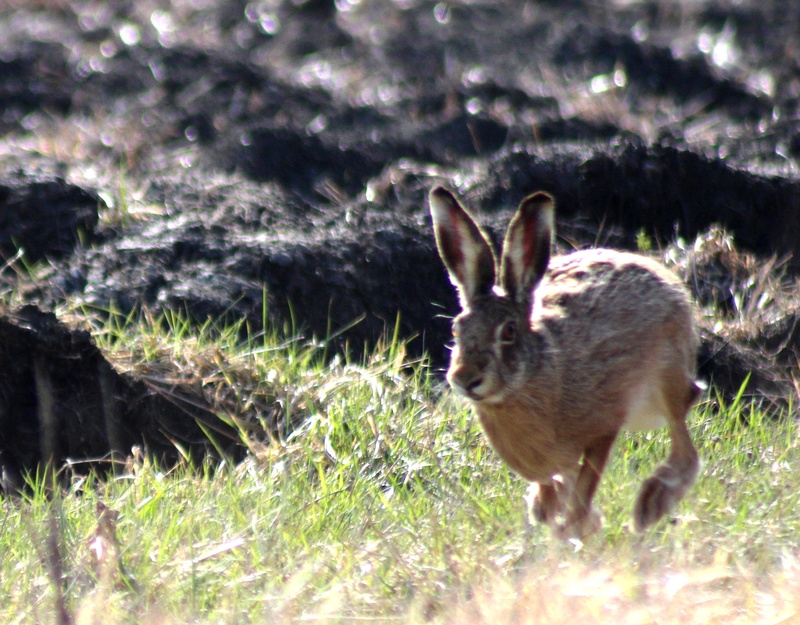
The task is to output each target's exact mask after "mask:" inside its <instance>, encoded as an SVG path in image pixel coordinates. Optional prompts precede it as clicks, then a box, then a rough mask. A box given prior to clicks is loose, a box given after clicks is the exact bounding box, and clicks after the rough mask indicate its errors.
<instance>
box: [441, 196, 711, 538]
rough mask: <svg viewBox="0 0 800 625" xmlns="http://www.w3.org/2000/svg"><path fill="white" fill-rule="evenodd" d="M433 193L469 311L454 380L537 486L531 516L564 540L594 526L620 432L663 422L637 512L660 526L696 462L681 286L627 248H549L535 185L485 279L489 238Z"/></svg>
mask: <svg viewBox="0 0 800 625" xmlns="http://www.w3.org/2000/svg"><path fill="white" fill-rule="evenodd" d="M430 201H431V213H432V215H433V221H434V231H435V233H436V238H437V244H438V245H439V252H440V255H441V256H442V259H443V260H444V262H445V265H446V266H447V268H448V271H449V272H450V275H451V278H452V279H453V281H454V284H455V285H456V287H457V288H458V290H459V294H460V296H461V302H462V307H463V309H464V310H463V312H462V313H461V314H460V315H459V316H458V317H457V318H456V319H455V320H454V324H453V325H454V334H455V335H456V345H455V347H454V350H453V354H452V360H451V364H450V369H449V371H448V380H449V381H450V383H451V385H452V386H453V388H454V389H455V390H456V391H457V392H459V393H460V394H462V395H465V396H466V397H467V399H469V400H470V401H471V402H472V404H473V406H474V407H475V410H476V412H477V414H478V416H479V418H480V421H481V424H482V426H483V428H484V431H485V432H486V435H487V437H488V438H489V441H490V442H491V444H492V446H493V448H494V449H495V450H496V451H497V453H498V454H499V455H500V456H501V458H503V460H504V461H505V462H506V463H507V464H508V465H509V466H510V467H511V469H513V470H514V471H515V472H517V473H519V474H520V475H521V476H522V477H524V478H525V479H527V480H529V481H531V482H535V483H537V484H539V492H538V494H537V495H536V497H534V500H533V502H532V512H533V516H534V517H535V518H537V519H538V520H539V521H543V522H547V523H549V524H551V525H553V526H554V527H555V529H556V531H557V533H558V534H559V535H561V536H565V537H566V536H578V537H580V536H584V535H585V534H587V533H590V532H592V531H594V530H595V529H596V528H597V527H598V525H599V520H598V518H597V516H596V515H595V514H594V513H593V512H592V510H591V500H592V497H593V495H594V492H595V489H596V488H597V484H598V482H599V480H600V476H601V475H602V472H603V469H604V467H605V463H606V460H607V458H608V455H609V452H610V450H611V448H612V446H613V443H614V441H615V439H616V438H617V436H618V434H619V431H620V430H621V429H622V428H623V427H626V426H627V427H631V428H633V429H643V428H650V427H654V426H656V427H657V426H659V425H668V426H669V428H670V434H671V436H672V450H671V453H670V456H669V459H668V462H667V464H665V465H663V466H661V467H659V468H658V469H657V470H656V472H655V473H654V474H653V477H651V478H649V479H648V480H646V481H645V483H644V484H643V486H642V489H641V491H640V494H639V498H638V500H637V504H636V508H635V511H634V521H635V526H636V528H637V529H639V530H641V529H644V528H645V527H647V526H649V525H652V524H653V523H655V522H656V521H657V520H658V519H659V518H661V517H662V516H663V515H664V514H666V513H667V512H669V510H671V509H672V508H673V507H674V505H675V504H676V503H677V502H678V501H680V499H681V498H682V497H683V496H684V494H685V493H686V491H687V490H688V488H689V487H690V486H691V484H692V483H693V482H694V479H695V477H696V474H697V471H698V464H699V463H698V458H697V453H696V451H695V449H694V446H693V445H692V442H691V439H690V437H689V433H688V430H687V428H686V422H685V418H686V415H687V413H688V411H689V409H690V407H691V405H692V404H693V403H694V402H695V401H696V399H697V396H698V393H699V387H698V386H697V385H696V383H695V357H696V352H697V348H698V337H697V331H696V328H695V325H694V320H693V313H692V306H691V303H690V300H689V297H688V295H687V293H686V290H685V288H684V287H683V285H682V284H681V283H680V281H679V280H678V278H677V277H676V276H674V275H673V274H672V273H671V272H670V271H669V270H667V269H666V268H664V267H663V266H662V265H660V264H659V263H657V262H655V261H653V260H650V259H648V258H645V257H643V256H640V255H635V254H629V253H624V252H616V251H612V250H602V249H598V250H589V251H583V252H575V253H573V254H570V255H568V256H563V257H560V258H555V259H550V258H549V254H550V249H549V242H550V237H551V235H552V223H553V211H554V203H553V200H552V197H550V196H549V195H547V194H544V193H541V192H540V193H538V194H535V195H534V196H530V197H529V198H526V200H523V202H522V204H520V209H519V210H518V212H517V215H516V216H515V217H514V219H513V220H512V223H511V225H510V226H509V231H508V233H507V234H506V241H505V244H504V247H503V251H502V258H501V265H502V269H501V272H500V275H501V282H503V284H502V285H496V286H494V288H492V284H491V282H492V279H493V278H492V277H493V276H495V275H497V267H496V265H497V261H496V260H495V259H494V254H493V252H492V251H491V245H490V244H489V243H488V240H487V239H486V237H485V235H483V233H481V232H480V230H479V229H478V227H477V226H476V225H475V222H474V220H472V218H471V217H470V216H469V215H468V213H467V212H466V211H464V209H463V208H462V207H461V206H460V204H459V203H458V201H457V200H456V199H455V198H454V197H453V196H452V195H451V194H450V193H449V192H447V191H445V190H444V189H441V188H437V189H434V190H433V191H432V192H431V200H430ZM548 261H549V262H548ZM470 263H472V264H473V266H470ZM471 276H474V277H475V278H474V279H471ZM487 276H488V278H487ZM509 276H510V277H509ZM487 283H488V285H487ZM531 293H532V296H531ZM581 459H583V462H582V463H581ZM557 476H559V477H557ZM554 478H555V479H554ZM562 517H563V518H562Z"/></svg>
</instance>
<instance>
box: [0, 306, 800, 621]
mask: <svg viewBox="0 0 800 625" xmlns="http://www.w3.org/2000/svg"><path fill="white" fill-rule="evenodd" d="M112 317H113V316H112ZM112 317H107V318H106V319H105V321H104V322H102V323H99V322H98V323H97V324H96V327H95V335H96V337H97V340H98V343H99V344H100V345H101V346H102V348H103V349H104V351H106V353H108V354H109V355H110V356H111V357H112V358H113V359H114V360H115V362H117V363H118V366H119V367H121V368H128V369H131V370H136V371H138V372H140V373H141V372H143V371H151V372H158V374H159V375H166V373H165V372H166V371H167V370H171V371H172V372H173V373H171V374H170V375H178V376H189V375H193V376H197V379H198V380H199V381H200V382H201V383H202V384H203V385H205V387H206V390H207V391H209V392H207V393H206V396H207V397H209V398H212V399H213V398H214V397H221V398H223V401H221V402H220V404H219V412H220V415H221V418H226V419H234V421H235V422H237V423H240V424H247V423H258V422H262V423H265V422H266V419H265V418H262V417H264V414H265V413H264V414H262V411H265V410H267V409H268V407H271V406H274V405H276V404H277V405H281V406H288V407H290V408H286V409H285V410H287V411H288V410H291V411H294V414H295V417H296V418H291V419H287V418H285V416H286V412H284V413H283V417H282V418H281V419H280V420H279V421H280V423H281V424H282V426H283V429H281V428H278V429H274V430H272V432H271V439H265V438H264V437H263V436H259V435H258V431H257V430H256V429H252V430H245V431H243V438H244V439H245V440H246V441H247V442H248V444H249V445H250V449H251V453H250V454H249V455H248V457H247V459H246V460H245V461H244V462H242V463H239V464H233V463H226V462H220V463H216V464H211V463H207V464H206V465H204V466H200V467H190V466H188V465H181V466H178V467H175V468H172V469H165V468H160V467H157V466H155V465H153V464H152V463H151V462H149V461H148V459H147V458H146V457H141V456H138V457H132V458H131V459H129V462H128V463H127V465H126V466H125V468H124V469H123V470H121V471H120V472H119V473H118V474H117V475H115V476H113V477H110V478H106V479H102V480H101V479H96V478H95V477H93V476H88V477H86V476H84V477H81V476H71V477H69V476H68V479H67V482H66V486H65V487H63V488H58V489H56V490H55V491H53V492H51V491H50V489H49V488H48V486H49V485H48V483H47V481H46V479H45V478H43V477H42V478H36V477H32V478H31V489H30V493H29V495H28V496H26V497H25V498H23V499H20V500H13V499H7V500H4V501H3V502H2V506H3V511H2V514H1V515H0V553H4V554H7V555H6V558H5V559H4V561H3V564H2V565H0V596H2V597H3V600H2V601H0V621H2V622H10V623H11V622H13V623H33V622H41V623H50V622H53V623H56V622H63V621H59V619H58V610H57V607H58V605H59V603H60V604H61V605H62V606H64V607H65V609H66V612H67V614H69V615H74V616H75V618H77V619H78V620H79V621H80V622H85V623H141V622H157V623H161V622H176V623H189V622H203V623H263V622H286V623H289V622H302V621H305V620H324V621H326V622H352V621H354V620H355V619H356V618H358V619H368V620H375V621H377V622H382V621H383V620H386V619H390V620H396V621H399V622H424V621H430V622H441V623H456V622H459V623H461V622H474V623H479V622H486V621H487V620H497V622H498V625H500V624H501V623H511V622H530V623H537V622H553V623H562V622H563V623H567V622H577V621H575V620H574V619H581V618H584V619H590V620H587V621H582V622H611V621H612V620H621V621H622V622H626V623H627V622H630V623H634V622H635V623H639V622H679V621H680V619H681V614H684V613H685V612H683V611H682V610H689V609H701V608H702V609H703V610H705V611H706V612H704V613H707V614H710V615H711V616H709V618H711V617H712V616H713V618H717V619H721V618H723V617H724V620H726V621H731V622H761V621H760V619H761V617H764V616H765V615H769V616H770V617H772V616H775V615H782V614H784V613H786V614H792V613H793V612H792V611H794V613H795V614H796V612H797V610H798V609H800V605H798V602H797V600H796V597H797V594H796V593H795V592H794V591H796V590H797V589H798V587H800V584H799V583H798V575H800V572H799V571H798V565H797V562H796V559H797V558H798V555H799V553H798V551H799V550H798V544H797V536H798V535H800V505H798V504H800V501H798V499H800V494H799V493H800V489H798V488H797V482H798V477H797V476H798V475H800V450H799V449H798V432H797V426H796V424H795V423H793V422H792V421H791V420H789V419H777V420H775V419H768V418H766V417H765V416H764V414H762V413H761V412H759V411H758V410H755V409H753V408H752V407H751V406H750V405H749V404H741V403H739V402H735V403H734V404H733V405H730V406H725V405H723V404H722V402H721V401H719V400H716V399H714V401H708V402H705V403H703V404H701V405H700V406H698V408H697V409H696V410H695V413H694V415H693V416H692V419H691V426H692V431H693V435H694V438H695V440H696V441H697V444H698V447H699V449H700V453H701V455H702V456H703V459H704V468H703V471H702V473H701V477H700V479H699V481H698V484H697V485H696V487H695V488H694V489H693V490H692V491H691V493H690V495H689V496H688V497H687V499H686V500H685V501H684V502H683V503H682V504H681V505H680V507H679V509H678V510H677V511H676V514H675V521H674V523H670V522H668V521H667V522H662V523H661V524H659V525H658V526H657V527H656V528H654V529H653V530H652V531H650V532H648V533H647V534H645V535H643V536H638V535H634V534H633V533H632V532H631V530H630V528H629V524H630V518H631V512H632V508H633V501H634V497H635V494H636V491H637V489H638V486H639V484H640V483H641V481H642V480H643V479H644V478H645V477H646V476H647V475H648V473H649V471H650V470H651V469H652V467H653V466H654V465H655V464H656V463H658V462H660V461H662V460H663V459H664V458H665V457H666V454H667V450H668V437H667V436H666V434H665V433H661V432H658V433H652V434H635V435H633V434H630V435H629V434H625V435H624V436H623V437H622V438H621V439H620V441H619V442H618V445H617V447H616V449H615V451H614V453H613V456H612V461H611V462H610V465H609V467H608V470H607V472H606V474H605V476H604V478H603V481H602V483H601V486H600V490H599V492H598V496H597V503H598V505H599V507H600V509H601V510H602V511H603V513H604V517H605V518H604V525H603V528H602V529H601V531H600V532H599V533H598V534H597V535H595V536H593V537H591V538H590V539H588V540H587V541H586V542H585V543H582V544H581V543H559V542H557V541H556V540H555V539H553V538H552V537H551V535H550V533H549V531H548V530H547V529H545V528H541V527H532V526H530V525H529V524H528V523H527V520H526V513H525V509H524V504H523V500H522V497H523V494H524V491H525V488H526V484H525V483H524V482H523V481H522V480H520V479H518V478H516V477H514V476H513V475H512V474H510V473H509V472H508V470H507V469H506V468H505V466H504V465H503V464H502V463H501V462H500V461H499V460H498V459H497V457H496V456H495V454H494V453H493V452H492V451H491V449H489V448H488V446H487V444H486V442H485V440H484V438H483V436H482V434H481V432H480V429H479V426H478V424H477V422H476V420H475V419H474V418H473V416H472V415H471V413H470V411H469V410H468V409H467V408H466V407H465V406H461V405H458V404H456V403H455V402H454V401H453V400H452V398H451V396H450V394H449V393H448V392H447V391H446V389H445V388H444V387H443V386H442V384H441V382H440V380H439V379H438V378H437V377H436V376H435V375H432V374H431V372H430V371H429V370H428V369H427V368H426V366H425V363H412V364H409V363H407V362H406V358H405V356H404V351H403V346H402V344H401V343H400V342H398V341H397V340H392V341H389V342H388V344H387V345H385V346H383V347H382V348H380V349H378V350H377V351H376V352H375V353H374V354H373V355H372V356H370V357H368V358H365V359H363V360H359V361H356V362H354V361H350V360H348V359H346V358H342V357H340V358H334V359H332V360H331V359H330V358H325V357H323V354H324V349H325V347H324V345H321V344H309V343H308V342H304V341H300V340H286V339H282V338H280V337H279V336H278V335H277V334H273V335H263V334H262V335H257V336H253V337H251V338H250V339H247V338H246V336H247V332H246V328H243V327H242V326H233V327H224V328H220V327H215V326H214V325H213V324H208V325H206V326H203V327H201V328H199V329H198V328H197V327H196V326H195V327H194V328H193V327H192V326H191V325H188V324H186V323H185V320H183V319H182V318H180V317H179V316H167V317H163V318H159V319H149V320H146V321H145V322H143V323H142V322H139V321H137V320H134V319H127V320H125V319H120V318H117V319H116V320H113V319H112ZM243 336H244V337H245V339H244V340H243ZM175 372H178V373H177V374H175ZM712 397H713V394H712ZM231 398H233V399H231ZM48 493H50V494H49V495H48ZM98 503H102V504H103V505H105V506H107V507H108V508H110V509H111V510H113V511H116V512H117V513H118V514H119V516H118V518H117V519H116V521H115V522H113V523H111V531H110V532H109V524H108V523H105V524H104V522H103V521H102V520H101V518H102V514H101V512H99V509H98ZM103 527H105V533H103V531H101V530H102V528H103ZM53 537H55V538H56V539H57V540H58V543H59V547H58V549H55V548H52V547H48V540H51V539H52V538H53ZM109 553H110V554H111V555H108V554H109ZM98 554H99V557H98ZM103 554H106V555H103ZM59 568H60V569H61V570H62V572H61V573H60V574H58V575H56V574H55V573H54V571H57V570H58V569H59ZM55 577H59V578H60V581H59V582H56V580H55ZM693 606H694V607H693ZM537 615H538V616H537ZM648 615H649V616H648ZM654 615H659V616H658V618H656V617H655V616H654ZM648 618H649V620H648ZM735 619H738V620H735ZM690 622H697V621H690ZM704 622H712V621H710V620H707V621H704Z"/></svg>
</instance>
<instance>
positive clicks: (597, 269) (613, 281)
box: [537, 249, 685, 310]
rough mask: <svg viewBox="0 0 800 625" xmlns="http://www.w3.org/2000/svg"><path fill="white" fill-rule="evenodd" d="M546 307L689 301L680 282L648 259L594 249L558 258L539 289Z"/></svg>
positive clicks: (635, 255) (542, 302) (659, 265)
mask: <svg viewBox="0 0 800 625" xmlns="http://www.w3.org/2000/svg"><path fill="white" fill-rule="evenodd" d="M537 297H538V299H539V304H540V305H543V306H544V307H545V308H550V307H553V308H563V307H569V306H571V305H573V306H578V305H579V306H580V307H581V308H583V309H584V310H585V308H586V306H591V307H596V306H599V307H601V308H606V307H611V308H614V307H621V308H623V309H627V308H629V307H631V306H635V307H636V306H641V305H642V304H645V307H649V306H651V305H654V304H656V302H657V301H659V300H662V301H663V298H665V297H666V298H669V299H672V298H675V299H677V300H682V299H684V298H685V295H684V288H683V285H682V283H681V281H680V279H679V278H678V277H677V276H676V275H675V274H674V273H672V271H670V270H669V269H667V268H666V267H664V266H663V265H662V264H660V263H659V262H657V261H655V260H653V259H650V258H648V257H646V256H642V255H639V254H633V253H630V252H619V251H616V250H608V249H592V250H583V251H579V252H573V253H572V254H568V255H565V256H557V257H555V258H553V259H552V260H551V261H550V265H549V267H548V271H547V273H546V275H545V277H544V279H543V280H542V283H541V285H540V288H539V289H538V290H537Z"/></svg>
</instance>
